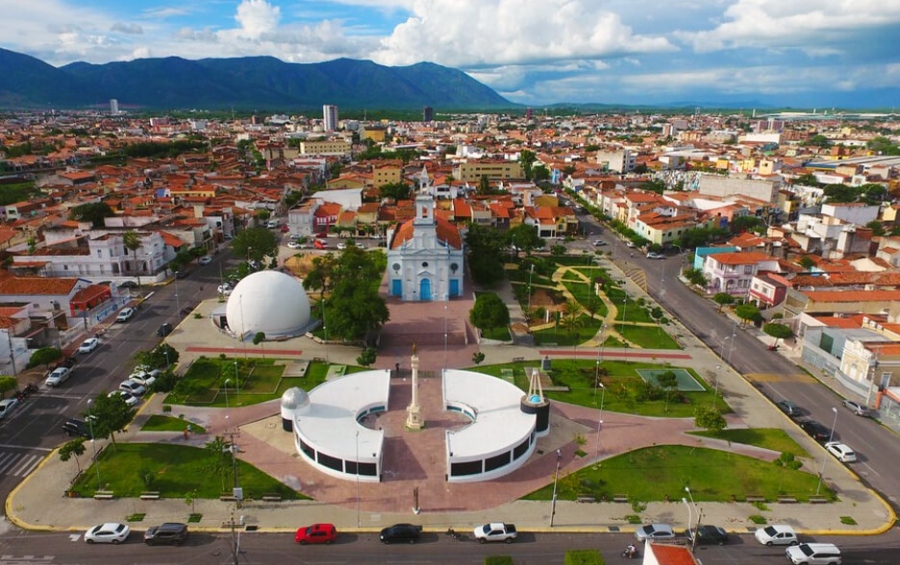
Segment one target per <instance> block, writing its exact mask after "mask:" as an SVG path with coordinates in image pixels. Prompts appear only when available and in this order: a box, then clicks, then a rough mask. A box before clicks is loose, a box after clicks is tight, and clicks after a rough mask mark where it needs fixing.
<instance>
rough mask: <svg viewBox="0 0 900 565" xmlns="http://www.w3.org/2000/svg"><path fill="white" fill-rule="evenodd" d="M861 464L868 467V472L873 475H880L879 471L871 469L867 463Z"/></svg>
mask: <svg viewBox="0 0 900 565" xmlns="http://www.w3.org/2000/svg"><path fill="white" fill-rule="evenodd" d="M863 466H865V468H866V469H868V470H869V472H871V473H872V474H873V475H878V476H879V477H880V476H881V473H879V472H878V471H876V470H875V469H873V468H872V467H871V466H870V465H869V464H868V463H863Z"/></svg>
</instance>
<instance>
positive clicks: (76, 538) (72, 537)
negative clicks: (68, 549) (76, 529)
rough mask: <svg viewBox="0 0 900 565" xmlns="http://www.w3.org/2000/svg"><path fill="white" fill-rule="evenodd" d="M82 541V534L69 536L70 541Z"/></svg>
mask: <svg viewBox="0 0 900 565" xmlns="http://www.w3.org/2000/svg"><path fill="white" fill-rule="evenodd" d="M80 539H81V534H69V541H78V540H80Z"/></svg>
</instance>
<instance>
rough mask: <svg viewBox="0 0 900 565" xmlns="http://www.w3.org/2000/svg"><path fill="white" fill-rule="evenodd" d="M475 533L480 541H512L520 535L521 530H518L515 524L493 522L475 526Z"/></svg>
mask: <svg viewBox="0 0 900 565" xmlns="http://www.w3.org/2000/svg"><path fill="white" fill-rule="evenodd" d="M474 534H475V539H476V540H478V541H479V542H480V543H485V542H488V541H502V542H504V543H512V542H513V541H514V540H515V539H516V537H518V535H519V532H517V531H516V526H515V525H513V524H506V523H504V522H491V523H490V524H483V525H481V526H478V527H477V528H475V530H474Z"/></svg>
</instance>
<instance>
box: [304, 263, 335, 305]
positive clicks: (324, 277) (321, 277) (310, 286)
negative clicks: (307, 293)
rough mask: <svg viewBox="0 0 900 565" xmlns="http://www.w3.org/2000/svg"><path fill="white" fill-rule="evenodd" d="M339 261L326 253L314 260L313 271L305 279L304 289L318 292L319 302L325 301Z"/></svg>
mask: <svg viewBox="0 0 900 565" xmlns="http://www.w3.org/2000/svg"><path fill="white" fill-rule="evenodd" d="M337 266H338V260H337V257H335V255H334V254H333V253H326V254H325V255H320V256H318V257H316V258H315V259H313V261H312V269H311V270H310V271H309V273H307V274H306V278H305V279H303V288H305V289H306V290H318V291H319V300H324V298H325V293H326V292H328V290H329V289H330V288H331V279H332V277H333V276H334V272H335V270H336V269H337Z"/></svg>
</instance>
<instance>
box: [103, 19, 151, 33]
mask: <svg viewBox="0 0 900 565" xmlns="http://www.w3.org/2000/svg"><path fill="white" fill-rule="evenodd" d="M110 31H115V32H117V33H125V34H128V35H142V34H143V33H144V28H143V27H141V26H140V25H138V24H123V23H122V22H116V23H114V24H113V25H112V27H111V28H110Z"/></svg>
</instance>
